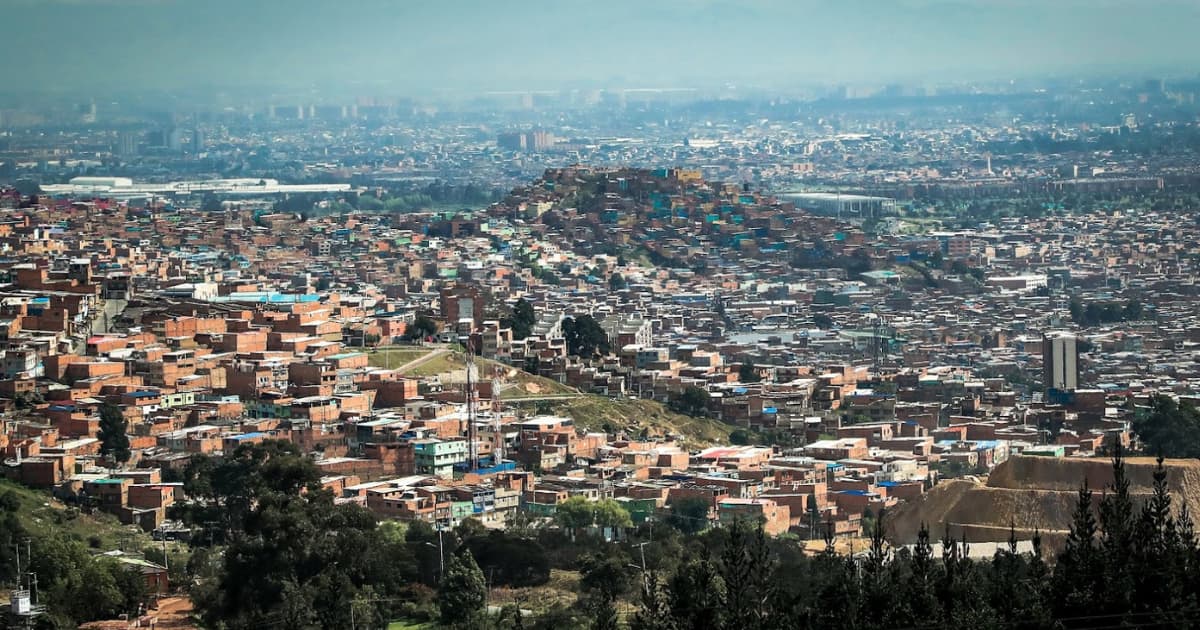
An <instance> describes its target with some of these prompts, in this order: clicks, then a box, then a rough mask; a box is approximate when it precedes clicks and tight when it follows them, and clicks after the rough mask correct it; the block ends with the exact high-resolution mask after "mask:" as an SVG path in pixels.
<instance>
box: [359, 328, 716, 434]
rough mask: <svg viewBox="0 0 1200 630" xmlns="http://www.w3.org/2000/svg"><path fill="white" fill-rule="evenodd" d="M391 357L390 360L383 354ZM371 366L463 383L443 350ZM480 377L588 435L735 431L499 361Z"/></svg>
mask: <svg viewBox="0 0 1200 630" xmlns="http://www.w3.org/2000/svg"><path fill="white" fill-rule="evenodd" d="M389 354H391V356H388V355H389ZM370 362H371V365H374V366H379V367H384V366H385V365H390V366H391V367H393V368H394V369H400V370H401V372H402V373H403V374H404V375H405V376H410V377H416V378H437V379H438V380H440V381H441V382H442V383H445V384H451V383H453V384H460V383H463V382H464V381H465V380H466V357H465V355H464V354H463V353H462V352H459V351H457V350H448V349H432V350H431V349H428V348H406V347H403V348H388V349H381V350H379V351H376V352H373V353H372V354H371V355H370ZM475 364H476V365H477V366H478V371H479V377H480V378H481V379H491V378H498V379H499V381H500V399H501V400H502V401H503V402H504V404H505V405H512V406H519V407H520V409H522V410H523V411H525V412H526V413H546V414H555V415H560V416H566V417H569V418H572V419H573V420H575V424H576V425H577V426H579V427H580V428H582V429H585V430H588V431H605V432H613V431H624V432H625V433H626V434H628V435H630V436H631V437H637V436H641V435H646V436H648V437H667V436H678V437H679V438H680V439H681V440H682V441H683V443H684V444H685V445H688V446H707V445H709V444H713V443H728V442H729V434H730V432H731V431H732V430H733V428H734V427H731V426H729V425H727V424H724V423H722V422H720V421H717V420H713V419H711V418H694V417H691V416H686V415H683V414H679V413H675V412H673V411H671V410H669V409H667V408H666V407H665V406H664V405H662V404H661V403H658V402H655V401H652V400H640V399H627V398H621V399H613V398H608V397H605V396H596V395H592V394H584V393H583V392H580V391H579V390H577V389H575V388H573V387H569V386H567V385H563V384H562V383H559V382H557V381H554V380H551V379H548V378H543V377H541V376H536V375H533V374H530V373H529V372H526V371H524V370H520V369H517V368H514V367H512V366H509V365H505V364H503V363H500V362H497V361H492V360H489V359H481V358H476V359H475Z"/></svg>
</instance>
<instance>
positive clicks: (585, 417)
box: [547, 395, 733, 446]
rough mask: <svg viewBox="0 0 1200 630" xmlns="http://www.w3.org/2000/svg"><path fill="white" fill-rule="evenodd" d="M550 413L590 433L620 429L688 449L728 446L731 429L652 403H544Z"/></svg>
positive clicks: (595, 399) (587, 399)
mask: <svg viewBox="0 0 1200 630" xmlns="http://www.w3.org/2000/svg"><path fill="white" fill-rule="evenodd" d="M547 405H548V407H549V409H550V411H551V412H552V413H554V414H557V415H562V416H567V417H569V418H572V419H574V420H575V424H576V425H577V426H579V427H582V428H584V429H588V430H592V431H607V430H610V429H619V430H624V431H626V432H627V433H629V434H630V435H631V436H633V437H637V436H640V435H642V434H643V432H645V434H646V435H647V436H650V437H663V436H669V435H673V436H678V437H679V438H680V439H681V441H682V442H683V443H684V444H686V445H688V446H706V445H709V444H713V443H725V444H728V443H729V434H730V432H732V431H733V427H732V426H730V425H727V424H724V423H722V422H720V421H718V420H713V419H711V418H693V417H691V416H685V415H682V414H678V413H675V412H673V411H671V410H670V409H667V408H666V407H665V406H663V405H662V403H659V402H655V401H652V400H632V399H626V398H622V399H611V398H606V397H603V396H593V395H588V396H581V397H579V398H576V399H572V400H563V401H553V402H551V403H547Z"/></svg>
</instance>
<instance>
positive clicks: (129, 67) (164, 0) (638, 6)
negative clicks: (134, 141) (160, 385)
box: [0, 0, 1200, 91]
mask: <svg viewBox="0 0 1200 630" xmlns="http://www.w3.org/2000/svg"><path fill="white" fill-rule="evenodd" d="M0 17H2V18H3V19H2V20H0V21H2V22H3V23H4V24H5V29H4V32H5V39H4V44H3V51H4V52H0V71H2V72H3V76H4V77H5V78H6V79H7V81H6V83H8V85H9V86H10V88H11V86H13V85H23V86H28V87H30V88H34V89H36V88H43V87H45V88H56V87H68V88H69V87H71V86H81V87H89V88H91V87H109V88H113V89H124V88H142V87H153V88H158V87H175V86H185V85H192V86H202V85H219V86H226V85H251V86H252V85H306V84H312V83H322V84H330V83H335V82H336V83H347V84H352V83H357V82H380V81H383V82H387V85H389V86H392V87H393V88H394V89H396V90H398V91H404V90H413V91H416V90H425V89H431V88H456V89H481V90H483V89H506V88H507V89H539V88H556V87H560V86H563V85H565V84H569V85H595V86H605V85H608V86H629V85H655V86H683V85H687V86H695V85H700V84H703V83H709V84H718V83H722V82H727V81H739V80H740V81H741V82H743V83H745V82H754V83H767V82H770V83H774V84H782V85H786V84H789V83H792V84H794V83H813V82H830V81H838V82H841V81H845V82H856V81H857V82H866V81H893V80H895V81H938V80H946V79H953V80H957V79H964V78H972V77H976V78H989V79H990V78H999V77H1007V76H1013V77H1032V76H1039V75H1043V74H1060V75H1061V74H1085V73H1086V74H1097V73H1100V72H1106V71H1111V72H1121V73H1152V72H1153V73H1158V72H1169V73H1189V74H1190V73H1195V72H1196V70H1197V66H1196V62H1197V61H1200V37H1197V36H1196V35H1195V34H1196V33H1197V32H1200V0H589V1H586V2H585V1H580V0H555V1H549V0H0Z"/></svg>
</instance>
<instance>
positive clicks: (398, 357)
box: [367, 347, 433, 369]
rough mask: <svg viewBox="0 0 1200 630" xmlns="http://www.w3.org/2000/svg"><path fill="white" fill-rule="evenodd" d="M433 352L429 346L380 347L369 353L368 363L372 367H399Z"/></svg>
mask: <svg viewBox="0 0 1200 630" xmlns="http://www.w3.org/2000/svg"><path fill="white" fill-rule="evenodd" d="M430 352H433V351H432V350H430V349H429V348H408V347H391V348H379V349H378V350H375V351H374V352H370V353H368V355H367V363H369V364H370V365H371V366H372V367H381V368H388V367H391V368H393V369H394V368H398V367H400V366H402V365H404V364H405V363H409V362H411V361H416V360H417V359H420V358H421V357H423V356H425V355H427V354H429V353H430Z"/></svg>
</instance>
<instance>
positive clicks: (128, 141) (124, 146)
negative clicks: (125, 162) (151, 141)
mask: <svg viewBox="0 0 1200 630" xmlns="http://www.w3.org/2000/svg"><path fill="white" fill-rule="evenodd" d="M139 140H140V138H139V137H138V134H136V133H134V132H132V131H122V132H121V133H120V134H118V135H117V147H116V154H117V155H118V156H119V157H124V158H129V157H137V154H138V141H139Z"/></svg>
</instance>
